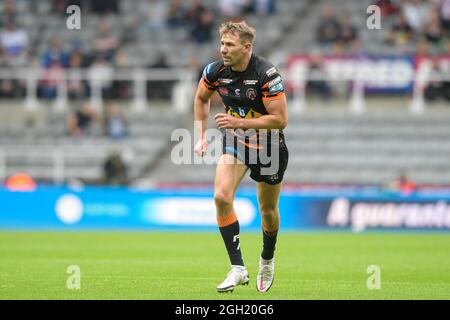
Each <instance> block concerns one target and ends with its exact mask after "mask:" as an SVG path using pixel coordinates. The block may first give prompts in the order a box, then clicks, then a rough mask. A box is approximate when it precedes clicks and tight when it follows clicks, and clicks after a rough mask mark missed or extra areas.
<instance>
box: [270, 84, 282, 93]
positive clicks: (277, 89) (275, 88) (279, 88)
mask: <svg viewBox="0 0 450 320" xmlns="http://www.w3.org/2000/svg"><path fill="white" fill-rule="evenodd" d="M283 90H284V88H283V84H282V83H281V82H279V83H277V84H274V85H272V86H271V87H269V93H270V94H275V93H279V92H282V91H283Z"/></svg>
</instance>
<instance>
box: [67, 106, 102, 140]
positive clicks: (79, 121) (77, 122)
mask: <svg viewBox="0 0 450 320" xmlns="http://www.w3.org/2000/svg"><path fill="white" fill-rule="evenodd" d="M96 120H97V115H96V112H95V109H94V108H93V107H92V106H91V105H90V104H89V103H86V104H84V105H83V107H82V108H81V109H79V110H76V111H75V112H74V113H72V114H70V115H69V117H68V118H67V131H68V133H69V134H70V135H71V136H72V137H79V136H81V135H84V134H88V133H89V129H90V127H91V126H92V123H93V122H94V121H96Z"/></svg>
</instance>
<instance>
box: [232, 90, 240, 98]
mask: <svg viewBox="0 0 450 320" xmlns="http://www.w3.org/2000/svg"><path fill="white" fill-rule="evenodd" d="M234 94H235V95H236V97H239V96H240V95H241V89H236V90H234Z"/></svg>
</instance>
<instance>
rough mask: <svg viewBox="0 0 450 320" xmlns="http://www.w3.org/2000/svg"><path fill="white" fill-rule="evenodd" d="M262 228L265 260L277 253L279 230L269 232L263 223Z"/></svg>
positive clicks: (262, 253) (262, 255) (262, 254)
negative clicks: (276, 245)
mask: <svg viewBox="0 0 450 320" xmlns="http://www.w3.org/2000/svg"><path fill="white" fill-rule="evenodd" d="M262 230H263V250H262V252H261V257H262V258H263V259H265V260H270V259H272V258H273V255H274V253H275V244H276V243H277V235H278V230H275V231H272V232H269V231H267V229H266V228H265V227H264V224H263V225H262Z"/></svg>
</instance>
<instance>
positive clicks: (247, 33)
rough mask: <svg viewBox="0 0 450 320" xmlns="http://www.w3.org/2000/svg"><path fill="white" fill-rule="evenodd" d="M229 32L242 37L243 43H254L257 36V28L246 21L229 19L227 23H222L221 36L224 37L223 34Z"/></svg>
mask: <svg viewBox="0 0 450 320" xmlns="http://www.w3.org/2000/svg"><path fill="white" fill-rule="evenodd" d="M227 33H231V34H234V35H237V36H239V39H241V42H242V43H248V42H250V43H251V44H253V41H255V37H256V30H255V29H254V28H252V27H250V26H249V25H248V24H247V22H245V21H241V22H233V21H227V22H225V23H222V24H221V25H220V28H219V34H220V37H221V38H222V36H223V35H224V34H227Z"/></svg>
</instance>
